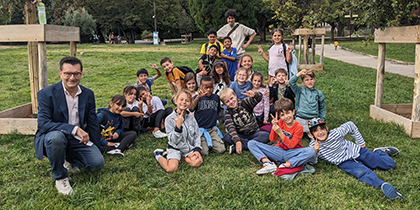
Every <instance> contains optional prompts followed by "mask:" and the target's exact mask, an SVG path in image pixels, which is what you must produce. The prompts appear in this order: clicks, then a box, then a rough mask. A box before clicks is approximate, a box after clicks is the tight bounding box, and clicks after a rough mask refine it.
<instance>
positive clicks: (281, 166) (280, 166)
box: [279, 163, 287, 168]
mask: <svg viewBox="0 0 420 210" xmlns="http://www.w3.org/2000/svg"><path fill="white" fill-rule="evenodd" d="M279 168H287V166H285V165H284V163H282V164H280V165H279Z"/></svg>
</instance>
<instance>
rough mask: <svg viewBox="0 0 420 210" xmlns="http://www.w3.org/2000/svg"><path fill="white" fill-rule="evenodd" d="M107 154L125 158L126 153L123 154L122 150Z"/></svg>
mask: <svg viewBox="0 0 420 210" xmlns="http://www.w3.org/2000/svg"><path fill="white" fill-rule="evenodd" d="M106 153H107V154H110V155H113V156H116V157H124V153H122V152H121V150H120V149H113V150H109V151H108V152H106Z"/></svg>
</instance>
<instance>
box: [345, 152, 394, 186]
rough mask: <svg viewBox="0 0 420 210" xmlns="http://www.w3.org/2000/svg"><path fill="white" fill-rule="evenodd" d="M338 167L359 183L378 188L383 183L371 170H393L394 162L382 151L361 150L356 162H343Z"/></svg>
mask: <svg viewBox="0 0 420 210" xmlns="http://www.w3.org/2000/svg"><path fill="white" fill-rule="evenodd" d="M338 167H339V168H341V169H342V170H344V171H345V172H347V173H349V174H351V175H353V176H355V177H356V178H357V179H358V180H359V181H361V182H364V183H366V184H368V185H370V186H373V187H379V186H381V185H382V184H383V183H384V181H382V180H381V179H379V178H378V176H376V174H375V172H373V171H372V169H380V170H388V169H393V168H395V162H394V160H392V158H391V157H389V155H388V154H386V153H384V152H382V151H378V152H372V151H370V150H368V149H366V148H361V149H360V156H359V157H358V158H356V160H347V161H344V162H342V163H340V164H339V165H338Z"/></svg>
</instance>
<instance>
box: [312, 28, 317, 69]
mask: <svg viewBox="0 0 420 210" xmlns="http://www.w3.org/2000/svg"><path fill="white" fill-rule="evenodd" d="M315 42H316V35H315V34H314V35H313V36H312V64H315Z"/></svg>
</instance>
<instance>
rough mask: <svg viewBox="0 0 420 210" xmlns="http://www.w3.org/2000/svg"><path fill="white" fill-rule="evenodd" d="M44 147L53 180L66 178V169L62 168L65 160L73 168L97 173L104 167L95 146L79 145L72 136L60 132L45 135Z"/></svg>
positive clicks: (102, 159)
mask: <svg viewBox="0 0 420 210" xmlns="http://www.w3.org/2000/svg"><path fill="white" fill-rule="evenodd" d="M44 147H45V150H46V153H47V157H48V159H49V160H50V165H51V167H52V173H53V178H54V179H55V180H60V179H64V178H66V177H67V169H65V168H64V167H63V164H64V160H67V161H68V162H69V163H71V164H72V165H73V166H75V167H79V168H86V169H88V170H91V171H98V170H100V169H101V168H103V167H104V164H105V162H104V157H103V156H102V154H101V152H100V151H99V149H98V147H97V146H96V145H92V146H87V145H85V144H82V143H79V140H77V139H75V138H74V137H73V136H69V135H65V134H64V133H62V132H60V131H51V132H49V133H47V134H46V135H45V138H44Z"/></svg>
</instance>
